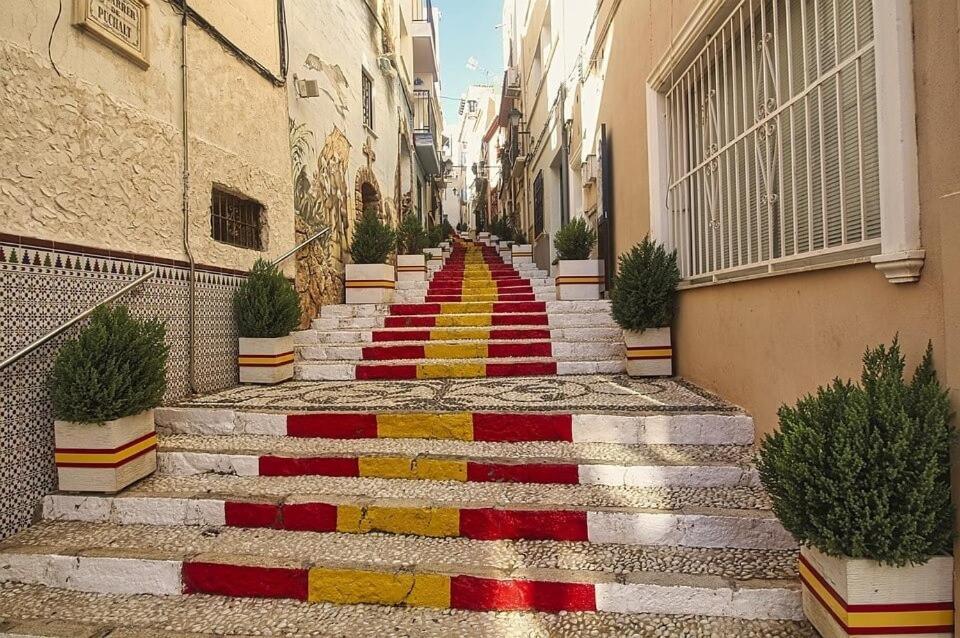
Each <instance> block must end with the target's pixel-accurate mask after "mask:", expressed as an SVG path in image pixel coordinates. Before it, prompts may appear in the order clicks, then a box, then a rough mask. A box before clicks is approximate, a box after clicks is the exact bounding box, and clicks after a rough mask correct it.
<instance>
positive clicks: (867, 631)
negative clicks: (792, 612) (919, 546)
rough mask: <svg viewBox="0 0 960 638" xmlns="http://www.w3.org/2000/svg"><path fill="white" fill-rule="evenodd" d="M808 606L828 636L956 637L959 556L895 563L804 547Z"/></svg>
mask: <svg viewBox="0 0 960 638" xmlns="http://www.w3.org/2000/svg"><path fill="white" fill-rule="evenodd" d="M799 571H800V580H801V581H802V583H803V611H804V613H805V614H806V615H807V618H808V619H809V620H810V622H811V623H812V624H813V626H814V627H816V628H817V630H818V631H819V632H820V634H821V635H822V636H824V638H847V637H848V636H924V637H926V638H930V637H936V638H946V637H947V636H953V558H951V557H950V556H936V557H933V558H931V559H930V560H929V561H928V562H927V563H926V564H924V565H910V566H906V567H890V566H887V565H880V564H879V563H877V562H876V561H872V560H864V559H851V558H846V557H839V558H838V557H833V556H827V555H826V554H824V553H822V552H820V551H818V550H816V549H813V548H806V547H805V548H803V549H801V551H800V569H799Z"/></svg>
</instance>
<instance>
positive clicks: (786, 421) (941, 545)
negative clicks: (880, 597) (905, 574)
mask: <svg viewBox="0 0 960 638" xmlns="http://www.w3.org/2000/svg"><path fill="white" fill-rule="evenodd" d="M903 372H904V359H903V357H902V356H901V354H900V344H899V343H898V341H897V340H894V342H893V345H892V346H890V348H886V347H885V346H882V345H881V346H879V347H877V348H875V349H872V350H867V352H866V354H864V357H863V373H862V375H861V380H860V383H859V384H853V383H851V382H849V381H847V382H842V381H840V379H835V380H834V381H833V383H832V384H831V385H830V386H828V387H821V388H818V390H817V393H816V394H815V395H812V396H811V395H808V396H806V397H804V398H802V399H800V401H799V402H798V403H797V405H796V406H794V407H787V406H784V407H782V408H780V412H779V416H780V429H779V431H778V432H777V433H775V434H772V435H768V436H767V437H765V439H764V441H763V444H762V446H761V449H760V455H759V462H758V466H759V470H760V479H761V481H762V482H763V485H764V487H765V488H766V489H767V491H768V492H769V493H770V497H771V499H772V500H773V509H774V512H775V513H776V514H777V516H778V517H779V518H780V520H781V522H782V523H783V526H784V527H785V528H786V529H787V530H788V531H789V532H790V533H791V534H793V536H794V537H795V538H796V539H797V541H799V542H800V543H801V544H803V545H808V546H813V547H816V548H817V549H819V550H820V551H822V552H824V553H826V554H828V555H831V556H848V557H850V558H867V559H872V560H876V561H879V562H881V563H884V564H888V565H895V566H903V565H907V564H923V563H925V562H926V561H927V560H928V559H929V558H930V557H932V556H936V555H940V554H945V553H948V552H949V551H950V549H951V547H952V543H953V517H954V514H953V512H954V510H953V506H952V504H951V502H950V455H949V452H950V445H951V442H952V440H953V436H954V433H953V428H952V426H951V425H950V418H951V414H950V404H949V400H948V397H947V392H946V391H945V390H944V389H943V388H942V387H941V386H940V382H939V380H938V379H937V374H936V371H935V370H934V367H933V348H932V346H929V345H928V347H927V351H926V354H925V355H924V357H923V360H922V361H921V363H920V365H919V366H918V367H917V369H916V371H915V373H914V375H913V379H912V380H910V381H909V382H906V381H905V380H904V377H903Z"/></svg>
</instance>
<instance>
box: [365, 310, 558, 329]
mask: <svg viewBox="0 0 960 638" xmlns="http://www.w3.org/2000/svg"><path fill="white" fill-rule="evenodd" d="M546 325H549V316H548V315H547V314H546V313H544V312H542V311H541V312H527V313H495V314H490V313H481V312H475V313H466V314H453V313H448V314H432V315H431V314H424V315H391V316H389V317H385V318H383V327H384V328H434V327H436V328H456V327H462V328H468V327H474V328H480V327H484V326H496V327H506V326H546Z"/></svg>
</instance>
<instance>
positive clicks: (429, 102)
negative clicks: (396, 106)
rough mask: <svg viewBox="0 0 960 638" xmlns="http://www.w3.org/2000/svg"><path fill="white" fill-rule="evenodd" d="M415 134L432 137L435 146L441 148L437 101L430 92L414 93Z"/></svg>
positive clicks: (420, 91)
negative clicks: (438, 131) (438, 133)
mask: <svg viewBox="0 0 960 638" xmlns="http://www.w3.org/2000/svg"><path fill="white" fill-rule="evenodd" d="M413 132H414V133H416V134H417V135H428V134H429V135H432V136H433V143H434V146H438V147H439V144H440V136H439V135H437V111H436V101H435V100H434V99H433V95H432V94H431V93H430V91H423V90H417V91H414V92H413Z"/></svg>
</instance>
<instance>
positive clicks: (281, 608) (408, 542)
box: [0, 248, 815, 637]
mask: <svg viewBox="0 0 960 638" xmlns="http://www.w3.org/2000/svg"><path fill="white" fill-rule="evenodd" d="M456 256H459V257H461V258H462V260H463V267H462V268H456V267H454V266H456V264H451V265H450V267H451V268H452V269H451V270H447V269H445V270H444V272H443V273H442V275H443V276H441V275H438V276H437V278H435V279H434V281H433V282H431V284H430V287H425V288H424V290H423V292H424V298H423V299H422V300H409V299H405V300H404V303H403V304H402V305H399V306H391V307H390V308H389V309H388V312H389V314H384V315H377V314H371V315H366V314H364V312H365V311H364V310H359V312H354V313H349V314H348V313H346V312H344V311H343V310H342V309H338V310H337V311H336V312H344V314H343V315H342V316H336V315H329V314H328V315H327V316H326V317H324V318H321V319H320V320H319V321H320V322H321V324H322V326H323V327H315V329H314V330H312V331H309V333H308V335H301V337H302V338H303V339H306V338H307V337H308V336H309V337H310V338H315V343H314V345H308V346H304V348H303V349H302V351H301V357H302V358H301V362H300V364H299V365H300V377H301V379H306V378H309V377H310V376H311V374H310V372H311V371H316V370H317V369H319V367H321V366H324V365H327V363H326V359H325V358H324V357H321V356H320V354H321V353H320V352H319V350H317V351H316V352H313V354H315V355H316V356H314V357H313V358H310V357H309V356H307V355H308V354H310V353H311V349H323V348H331V349H336V348H343V349H348V348H354V349H357V350H360V351H361V352H360V354H361V356H357V357H344V359H343V360H342V361H344V362H346V361H350V362H351V363H350V365H352V366H353V369H352V371H353V372H354V373H355V375H356V377H359V378H360V379H361V380H357V379H356V378H354V377H353V376H350V377H349V379H344V380H339V381H337V380H330V381H323V382H320V381H307V380H300V381H293V382H289V383H285V384H281V385H279V386H273V387H252V386H244V387H238V388H234V389H230V390H226V391H223V392H219V393H216V394H212V395H208V396H202V397H199V398H196V399H194V400H191V401H187V402H184V403H183V404H181V405H178V406H173V407H167V408H162V409H159V410H157V412H156V419H157V424H158V429H159V431H160V443H159V461H160V470H159V472H158V474H156V475H155V476H153V477H150V478H148V479H146V480H144V481H142V482H140V483H139V484H137V485H135V486H132V487H131V488H129V489H128V490H126V491H125V492H123V493H122V494H118V495H116V496H86V495H75V494H54V495H51V496H48V497H47V498H46V499H45V501H44V503H43V510H42V521H41V522H39V523H38V524H36V525H35V526H33V527H32V528H30V529H28V530H26V531H25V532H22V533H21V534H19V535H17V536H14V537H12V538H10V539H7V540H6V541H5V542H4V543H2V544H0V634H3V632H8V633H10V634H11V635H37V636H41V635H42V636H49V635H56V636H106V635H110V636H117V637H119V636H121V635H123V636H128V635H129V636H160V637H166V636H171V637H172V636H184V635H190V636H194V637H196V636H222V635H283V636H295V635H333V636H374V635H377V636H524V637H526V636H592V635H597V636H626V635H637V636H708V635H709V636H814V635H815V634H814V633H813V631H812V630H811V629H810V628H809V626H808V625H807V624H806V623H804V622H802V610H801V606H800V594H799V586H798V583H797V574H796V568H795V562H796V555H797V550H796V546H795V544H794V542H793V540H792V539H791V538H790V537H789V535H788V534H787V533H786V532H785V531H784V530H783V528H782V527H781V526H780V524H779V523H778V522H777V520H776V519H775V518H774V517H773V515H772V513H771V512H770V504H769V501H768V499H767V497H766V495H765V494H764V492H763V490H762V488H761V487H760V485H759V482H758V480H757V474H756V470H755V469H754V467H753V465H752V463H751V459H752V453H753V452H752V444H753V437H754V427H753V422H752V419H751V418H750V417H749V416H747V415H745V414H743V413H742V412H741V411H739V410H738V409H737V408H735V407H733V406H730V405H728V404H725V403H723V402H722V401H719V400H718V399H716V398H714V397H712V396H709V395H707V394H705V393H703V392H701V391H699V390H697V389H696V388H694V387H692V386H690V385H688V384H686V383H683V382H681V381H676V380H670V379H658V380H654V381H646V382H640V381H636V380H630V379H627V378H624V377H618V376H610V375H598V374H587V375H583V374H580V375H577V374H567V375H558V374H555V372H560V371H561V370H562V366H561V364H562V363H563V362H564V359H562V358H560V356H559V355H558V353H557V350H556V346H557V344H558V343H564V341H562V338H563V337H564V334H565V333H566V334H568V335H569V331H572V332H573V333H574V335H576V334H579V333H578V332H577V331H583V330H592V331H595V332H592V333H587V334H594V335H596V336H597V338H596V340H595V341H584V343H605V341H604V340H603V339H601V338H600V337H601V336H602V335H604V334H606V333H604V332H603V331H604V330H609V328H607V327H605V326H602V325H601V326H597V325H595V323H590V324H587V325H588V326H589V327H586V326H584V327H556V328H555V327H553V324H552V323H551V322H552V321H553V320H554V316H558V317H566V316H569V317H582V316H584V314H585V313H577V312H570V313H563V312H558V313H556V314H555V315H552V314H551V311H550V305H549V304H550V303H563V302H545V301H540V300H537V299H533V300H530V299H529V298H528V297H529V296H534V297H535V296H536V295H538V294H547V295H549V294H550V293H549V292H543V291H540V292H537V288H538V287H537V286H529V287H530V288H531V289H532V290H534V292H519V291H518V292H511V293H505V294H510V295H518V296H524V297H523V298H522V299H510V300H501V298H500V297H499V296H497V297H496V298H495V299H477V298H475V297H493V296H494V294H496V295H499V294H500V292H499V290H501V289H499V288H498V292H497V293H491V292H488V291H489V290H490V289H492V287H493V286H492V285H491V284H490V281H497V282H498V285H499V282H500V281H504V280H509V281H510V283H514V280H516V281H519V280H521V279H523V278H520V277H514V276H513V274H511V273H509V272H507V271H506V270H502V271H501V270H500V269H499V268H496V267H495V268H492V269H491V268H490V266H491V264H492V265H493V266H496V263H495V261H494V260H493V258H492V255H491V253H489V252H486V251H484V252H482V253H481V252H480V251H479V250H478V249H476V248H462V249H461V250H459V251H457V253H456V254H455V257H456ZM478 257H482V261H480V260H478ZM488 272H489V273H490V274H489V277H490V278H489V279H488V278H487V275H486V273H488ZM514 272H517V271H514ZM476 273H481V275H477V274H476ZM498 275H502V276H503V277H504V279H502V280H495V279H494V278H495V277H497V276H498ZM441 283H442V284H444V285H440V284H441ZM447 284H450V285H447ZM519 286H522V284H520V285H519ZM519 286H518V287H519ZM504 289H506V288H504ZM412 290H413V289H411V291H412ZM458 295H459V297H460V299H459V300H450V299H449V298H452V297H457V296H458ZM438 299H439V300H438ZM544 303H546V304H547V305H546V307H545V310H538V309H539V308H541V306H537V307H536V308H537V309H535V308H530V307H528V306H514V305H512V304H544ZM436 304H441V305H440V307H439V311H437V305H436ZM447 304H475V305H473V306H470V307H471V308H476V309H477V311H476V312H446V310H447V309H448V306H447ZM481 304H483V305H482V306H481ZM491 304H492V305H491ZM498 304H511V305H507V306H498ZM427 306H429V308H427ZM455 308H456V309H457V310H460V311H463V310H465V307H464V306H455ZM407 309H410V310H416V311H417V312H422V314H416V313H415V312H405V311H406V310H407ZM428 309H429V310H430V312H427V310H428ZM480 309H483V312H481V311H480ZM520 309H524V310H525V311H527V310H528V312H519V310H520ZM370 310H371V309H366V312H369V311H370ZM513 311H517V312H513ZM524 314H527V315H535V316H536V315H539V316H543V315H544V314H546V315H547V323H545V324H542V325H539V326H538V325H536V324H534V325H530V326H525V325H524V324H522V323H517V321H518V319H517V316H519V315H524ZM597 314H599V313H597ZM509 315H515V316H509ZM505 316H506V317H507V318H506V319H502V321H504V322H505V323H503V324H502V326H503V327H502V329H503V330H505V331H510V332H504V333H502V334H501V333H496V332H495V330H497V329H500V328H493V327H491V324H492V321H493V320H494V319H493V318H495V317H505ZM446 317H482V318H484V319H485V320H489V321H490V322H491V323H488V324H481V327H477V326H459V325H438V324H437V323H436V322H440V324H446V322H447V320H446V319H444V318H446ZM331 319H337V320H338V321H337V326H339V325H340V323H339V321H340V320H341V319H345V320H348V321H353V322H359V320H361V319H372V320H373V321H372V323H374V324H379V323H382V324H384V325H376V326H374V325H368V326H365V327H361V326H354V327H353V328H352V329H345V330H343V331H338V330H337V329H336V328H335V327H333V325H332V323H333V322H331V321H330V320H331ZM389 319H394V321H390V322H389V323H390V324H398V325H386V324H387V320H389ZM441 320H443V321H441ZM430 321H434V322H435V323H433V324H430V325H429V326H428V327H424V326H422V325H420V324H428V323H429V322H430ZM458 321H461V320H458ZM606 321H607V323H609V318H607V320H606ZM361 323H366V322H361ZM408 323H409V324H415V325H408ZM476 323H480V322H479V321H477V322H476ZM498 325H499V324H498ZM469 331H473V332H469ZM524 331H526V332H524ZM558 333H559V334H558ZM338 335H339V336H340V337H342V338H343V339H344V340H343V341H338V340H337V338H338V337H337V336H338ZM574 335H569V336H570V338H571V343H579V342H576V341H574V339H575V336H574ZM558 336H559V338H560V339H561V340H559V341H558V340H557V337H558ZM398 337H403V338H402V339H401V338H398ZM346 339H355V341H346ZM366 343H371V344H374V343H375V344H376V345H373V346H371V345H360V344H366ZM533 344H538V345H536V346H533ZM500 345H510V346H513V347H514V348H515V349H514V350H503V351H502V352H501V350H500V349H499V348H497V346H500ZM434 346H439V347H438V348H437V349H434V348H433V347H434ZM528 346H531V347H530V349H525V348H526V347H528ZM404 347H410V348H411V350H392V349H397V348H404ZM459 347H464V348H465V349H464V350H457V349H456V348H459ZM368 348H383V350H379V351H377V350H374V351H371V352H368V351H367V349H368ZM416 348H419V350H414V349H416ZM448 348H449V349H450V350H448ZM538 348H543V349H538ZM368 354H370V355H378V357H377V358H373V357H368V356H367V355H368ZM443 354H449V355H451V357H450V358H449V359H448V361H450V362H451V363H449V364H438V363H436V361H438V360H440V359H442V356H441V355H443ZM498 354H503V355H504V356H502V357H501V356H497V355H498ZM390 355H395V356H398V357H400V358H391V356H390ZM401 355H402V356H401ZM465 355H478V356H465ZM479 355H482V356H479ZM499 359H507V360H509V361H511V364H510V365H515V364H516V362H520V363H522V364H524V365H526V364H535V365H544V366H545V367H544V368H542V369H543V370H545V371H546V372H547V374H545V375H541V376H497V374H496V371H497V370H500V369H499V368H490V366H495V365H498V364H499V361H498V360H499ZM599 360H600V359H597V361H599ZM464 362H472V363H471V365H483V366H484V369H483V370H482V372H483V374H480V372H481V370H479V369H478V368H470V370H471V372H475V373H476V374H472V375H466V374H458V372H461V371H462V366H464V365H467V364H465V363H464ZM338 365H344V366H345V365H347V364H346V363H341V364H338ZM441 365H449V366H451V367H449V368H440V367H432V366H441ZM549 365H553V366H554V368H553V369H550V368H549V367H547V366H549ZM411 366H412V367H413V369H414V370H415V374H410V373H409V372H408V370H409V369H410V367H411ZM537 369H538V370H539V369H541V368H537ZM361 370H362V372H361ZM401 370H402V371H403V372H402V374H401V373H400V371H401ZM445 370H446V371H447V372H448V373H447V374H445V373H444V371H445ZM523 370H533V368H517V369H515V370H513V372H516V373H517V374H520V373H521V371H523ZM388 373H389V374H388ZM344 376H346V375H344ZM466 376H470V377H472V378H460V377H466ZM397 379H403V380H397Z"/></svg>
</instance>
